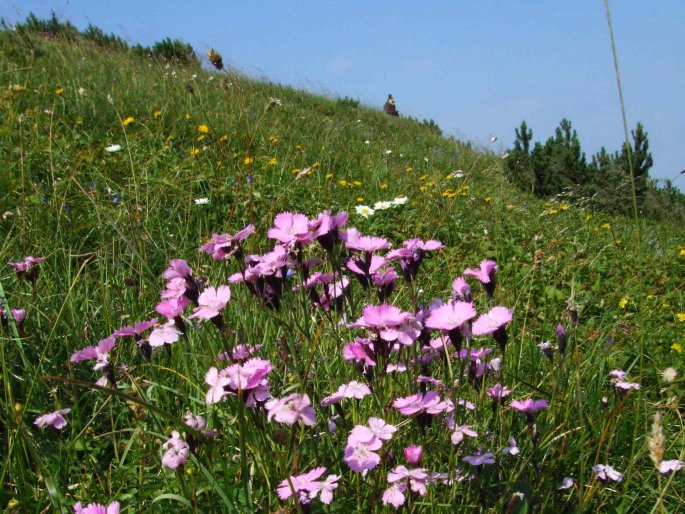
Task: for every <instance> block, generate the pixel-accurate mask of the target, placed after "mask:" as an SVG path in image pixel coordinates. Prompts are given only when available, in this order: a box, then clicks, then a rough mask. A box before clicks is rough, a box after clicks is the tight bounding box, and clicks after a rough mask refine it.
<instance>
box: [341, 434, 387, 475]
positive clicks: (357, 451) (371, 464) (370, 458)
mask: <svg viewBox="0 0 685 514" xmlns="http://www.w3.org/2000/svg"><path fill="white" fill-rule="evenodd" d="M378 444H380V440H378V443H377V444H375V445H374V446H371V447H369V446H367V445H365V444H363V443H357V444H356V445H351V444H348V445H347V446H346V447H345V457H344V460H345V462H346V463H347V465H348V466H349V467H350V469H351V470H352V471H356V472H358V473H361V472H363V471H364V470H367V469H373V468H375V467H376V466H378V464H380V462H381V457H380V455H378V454H377V453H374V452H373V451H372V449H371V448H374V447H375V446H377V445H378ZM378 448H380V446H378ZM378 448H376V449H378Z"/></svg>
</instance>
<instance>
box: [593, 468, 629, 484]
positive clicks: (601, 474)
mask: <svg viewBox="0 0 685 514" xmlns="http://www.w3.org/2000/svg"><path fill="white" fill-rule="evenodd" d="M592 471H594V472H595V475H597V478H598V479H599V480H600V481H602V482H604V483H605V484H606V483H609V482H620V481H621V480H622V479H623V474H622V473H619V472H618V471H616V470H615V469H614V468H613V467H611V466H609V465H608V464H597V465H596V466H592Z"/></svg>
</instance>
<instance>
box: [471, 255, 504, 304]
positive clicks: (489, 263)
mask: <svg viewBox="0 0 685 514" xmlns="http://www.w3.org/2000/svg"><path fill="white" fill-rule="evenodd" d="M496 271H497V263H496V262H495V261H493V260H489V259H486V260H484V261H482V262H481V263H480V268H478V269H467V270H464V275H471V276H473V277H476V278H477V279H478V280H479V281H480V283H481V284H483V287H484V288H485V292H486V293H487V294H488V296H489V297H490V298H492V296H493V295H494V294H495V272H496Z"/></svg>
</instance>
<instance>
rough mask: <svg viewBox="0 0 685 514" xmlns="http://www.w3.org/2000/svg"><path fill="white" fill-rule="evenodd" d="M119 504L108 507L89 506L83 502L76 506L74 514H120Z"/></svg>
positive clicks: (100, 505)
mask: <svg viewBox="0 0 685 514" xmlns="http://www.w3.org/2000/svg"><path fill="white" fill-rule="evenodd" d="M119 509H120V506H119V502H112V503H110V504H109V505H107V506H106V507H105V506H104V505H102V504H100V503H89V504H88V505H87V506H85V507H84V506H83V505H81V502H77V503H75V504H74V514H119Z"/></svg>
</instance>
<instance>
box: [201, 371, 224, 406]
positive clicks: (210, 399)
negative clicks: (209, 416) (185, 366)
mask: <svg viewBox="0 0 685 514" xmlns="http://www.w3.org/2000/svg"><path fill="white" fill-rule="evenodd" d="M205 382H206V383H207V384H209V385H210V386H211V387H210V388H209V391H207V396H206V402H207V404H208V405H209V404H212V403H218V402H220V401H221V399H222V398H223V397H224V396H225V395H226V394H227V393H226V390H225V389H224V387H226V386H227V385H228V383H229V379H228V377H226V376H223V375H222V374H220V373H219V371H218V370H217V369H216V368H214V367H212V368H209V371H207V373H206V374H205Z"/></svg>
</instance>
